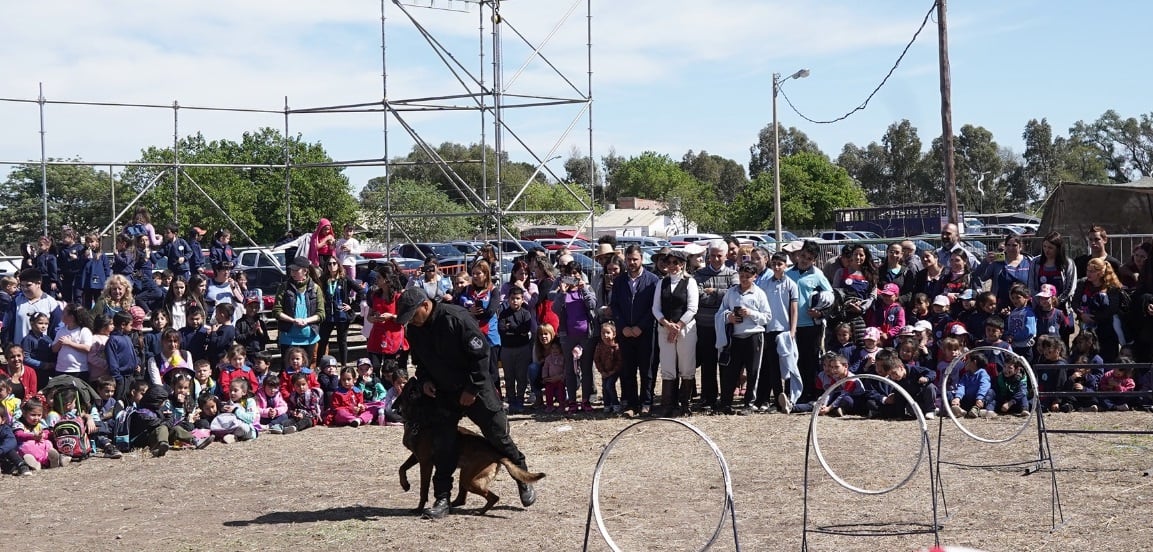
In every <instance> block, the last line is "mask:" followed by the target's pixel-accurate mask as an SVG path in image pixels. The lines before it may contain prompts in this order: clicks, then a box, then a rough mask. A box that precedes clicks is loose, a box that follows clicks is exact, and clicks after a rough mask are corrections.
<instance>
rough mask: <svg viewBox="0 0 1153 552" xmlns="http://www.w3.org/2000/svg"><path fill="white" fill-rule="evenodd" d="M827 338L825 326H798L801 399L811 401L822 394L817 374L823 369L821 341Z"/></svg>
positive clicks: (798, 367) (798, 365) (798, 364)
mask: <svg viewBox="0 0 1153 552" xmlns="http://www.w3.org/2000/svg"><path fill="white" fill-rule="evenodd" d="M824 339H825V326H824V325H821V324H818V325H816V326H803V327H800V328H797V353H798V355H799V358H797V370H799V371H800V372H801V383H802V384H803V385H804V390H803V391H802V392H801V401H802V402H810V401H812V400H813V399H815V398H817V397H819V396H821V393H820V392H819V391H818V390H817V374H818V373H819V372H820V371H821V342H822V341H824Z"/></svg>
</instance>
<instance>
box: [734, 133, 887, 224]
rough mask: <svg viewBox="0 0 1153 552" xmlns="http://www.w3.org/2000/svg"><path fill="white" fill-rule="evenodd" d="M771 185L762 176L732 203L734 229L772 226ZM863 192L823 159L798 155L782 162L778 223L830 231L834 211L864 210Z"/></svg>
mask: <svg viewBox="0 0 1153 552" xmlns="http://www.w3.org/2000/svg"><path fill="white" fill-rule="evenodd" d="M773 199H774V184H773V174H772V173H771V172H762V173H761V174H759V175H757V177H756V178H754V179H753V180H752V182H750V183H749V185H748V187H746V188H745V190H744V191H743V192H742V193H741V194H740V195H739V196H738V197H737V200H736V201H735V202H734V203H733V205H732V207H731V211H732V212H733V217H734V222H735V226H739V227H741V228H755V229H766V228H772V227H773V226H774V225H775V215H774V213H775V209H774V205H773V203H774V202H773ZM867 204H868V201H867V199H866V198H865V192H864V190H862V189H861V187H860V186H858V185H857V184H856V183H855V182H853V179H852V178H851V177H850V176H849V173H848V172H847V171H845V169H843V168H841V167H839V166H837V165H834V164H832V163H831V162H829V160H828V159H827V158H825V156H823V155H820V154H817V153H813V152H801V153H797V154H794V155H790V156H788V157H784V158H782V159H781V223H782V225H784V226H785V227H787V228H792V229H794V230H806V229H816V228H832V227H833V223H834V219H833V211H834V210H835V209H844V208H849V207H863V206H865V205H867Z"/></svg>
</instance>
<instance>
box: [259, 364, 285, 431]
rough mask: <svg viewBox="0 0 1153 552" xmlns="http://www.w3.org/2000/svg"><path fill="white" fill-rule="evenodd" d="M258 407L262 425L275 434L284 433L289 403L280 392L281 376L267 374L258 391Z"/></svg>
mask: <svg viewBox="0 0 1153 552" xmlns="http://www.w3.org/2000/svg"><path fill="white" fill-rule="evenodd" d="M256 408H257V409H258V410H259V411H260V425H262V426H264V427H267V428H268V432H269V433H271V434H273V435H280V434H282V433H284V424H285V423H286V422H288V403H287V402H286V401H285V400H284V396H283V395H281V394H280V377H279V376H271V375H270V376H267V377H265V378H264V383H263V384H261V386H260V391H257V392H256Z"/></svg>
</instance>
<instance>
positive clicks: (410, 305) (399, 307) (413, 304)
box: [396, 288, 429, 326]
mask: <svg viewBox="0 0 1153 552" xmlns="http://www.w3.org/2000/svg"><path fill="white" fill-rule="evenodd" d="M428 300H429V298H428V295H426V294H425V293H424V290H423V289H420V288H408V289H406V290H404V293H402V294H400V299H397V300H396V322H397V323H398V324H400V325H402V326H403V325H405V324H408V323H409V322H411V321H412V316H413V315H414V314H416V308H417V307H419V306H420V305H421V304H422V303H424V302H425V301H428Z"/></svg>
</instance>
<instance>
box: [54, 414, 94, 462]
mask: <svg viewBox="0 0 1153 552" xmlns="http://www.w3.org/2000/svg"><path fill="white" fill-rule="evenodd" d="M52 444H53V445H55V446H56V451H57V452H59V453H60V454H62V455H64V456H70V457H72V458H74V459H77V460H82V459H84V458H88V456H89V455H91V454H92V447H91V445H90V444H89V441H88V428H87V427H86V426H85V425H84V420H80V419H76V418H67V419H64V420H60V421H59V422H57V423H56V425H55V426H53V427H52Z"/></svg>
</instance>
